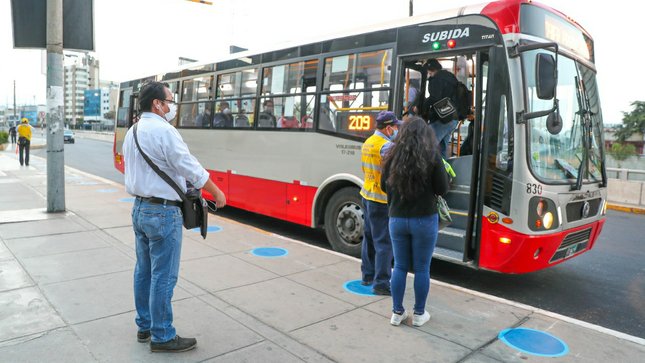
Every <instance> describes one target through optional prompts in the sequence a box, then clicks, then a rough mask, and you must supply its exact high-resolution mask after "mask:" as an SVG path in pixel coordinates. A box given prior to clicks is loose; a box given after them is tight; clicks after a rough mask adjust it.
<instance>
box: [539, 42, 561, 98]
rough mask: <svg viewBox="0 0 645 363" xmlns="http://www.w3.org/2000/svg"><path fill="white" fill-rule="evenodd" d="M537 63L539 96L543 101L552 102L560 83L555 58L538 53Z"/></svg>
mask: <svg viewBox="0 0 645 363" xmlns="http://www.w3.org/2000/svg"><path fill="white" fill-rule="evenodd" d="M535 63H536V65H535V78H536V80H537V85H536V88H537V96H538V98H539V99H541V100H550V99H552V98H553V97H554V96H555V87H556V85H557V83H558V81H557V80H558V78H557V70H556V66H555V58H553V56H552V55H551V54H547V53H538V54H537V55H536V60H535Z"/></svg>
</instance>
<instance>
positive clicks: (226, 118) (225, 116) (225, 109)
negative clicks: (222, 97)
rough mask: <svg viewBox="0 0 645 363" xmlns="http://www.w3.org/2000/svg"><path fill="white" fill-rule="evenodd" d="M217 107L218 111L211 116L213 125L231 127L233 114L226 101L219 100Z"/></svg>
mask: <svg viewBox="0 0 645 363" xmlns="http://www.w3.org/2000/svg"><path fill="white" fill-rule="evenodd" d="M217 108H218V110H217V111H218V112H217V113H215V117H213V127H233V115H232V114H231V109H230V106H229V104H228V102H226V101H222V102H220V104H219V105H218V106H217Z"/></svg>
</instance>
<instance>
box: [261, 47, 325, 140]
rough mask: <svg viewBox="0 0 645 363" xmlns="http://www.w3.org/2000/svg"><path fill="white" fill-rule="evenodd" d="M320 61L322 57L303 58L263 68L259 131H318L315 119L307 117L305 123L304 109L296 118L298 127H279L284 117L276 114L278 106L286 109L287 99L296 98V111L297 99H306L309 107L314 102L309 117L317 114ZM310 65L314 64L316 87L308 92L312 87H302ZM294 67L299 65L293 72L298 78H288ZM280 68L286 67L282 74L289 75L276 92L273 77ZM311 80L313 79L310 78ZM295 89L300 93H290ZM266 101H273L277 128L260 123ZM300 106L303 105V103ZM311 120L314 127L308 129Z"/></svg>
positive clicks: (314, 85) (283, 79) (294, 102)
mask: <svg viewBox="0 0 645 363" xmlns="http://www.w3.org/2000/svg"><path fill="white" fill-rule="evenodd" d="M320 59H321V57H319V56H318V57H313V58H312V57H305V58H301V59H292V60H291V61H290V62H287V63H285V62H280V63H275V64H270V65H267V66H264V67H262V77H261V79H262V83H261V87H260V89H259V94H258V100H259V102H258V113H257V115H258V117H257V120H258V122H257V123H256V124H257V126H255V127H256V128H257V129H260V130H280V131H282V130H289V131H301V132H313V131H315V130H316V128H315V118H313V117H307V118H306V119H304V120H305V121H303V113H302V109H301V110H300V114H299V116H298V117H297V118H296V121H297V123H298V127H280V126H279V122H280V121H279V120H280V119H281V118H282V117H283V116H282V115H281V116H279V117H278V115H277V112H276V105H277V104H281V105H283V107H285V105H287V104H289V102H287V101H286V99H287V98H294V101H293V106H292V108H293V110H294V111H295V105H296V101H295V99H297V98H300V99H301V101H302V99H303V98H304V99H307V100H308V102H307V106H309V104H310V102H311V101H313V105H312V107H311V113H310V114H309V115H310V116H313V115H315V114H316V107H317V104H316V97H317V94H318V90H319V88H318V84H319V71H320ZM309 63H311V64H313V65H314V66H315V68H314V71H313V76H314V77H313V79H314V81H315V82H314V84H313V87H314V89H313V91H307V88H310V87H311V86H309V87H306V88H304V90H303V87H302V86H303V83H304V80H305V79H306V78H305V76H306V75H307V74H308V72H307V71H306V70H307V65H308V64H309ZM294 65H297V66H296V67H297V68H296V67H294V68H295V72H293V73H294V74H295V75H296V77H288V75H290V74H291V73H292V72H290V70H291V69H292V67H291V66H294ZM278 67H286V69H283V70H282V72H283V73H282V74H283V75H287V78H286V79H285V78H284V77H283V78H282V80H281V81H280V82H279V83H278V84H281V85H282V87H280V88H281V90H280V91H278V90H277V89H276V90H274V89H273V88H274V82H273V80H274V77H273V75H274V74H275V73H276V72H275V70H276V69H278ZM268 72H270V74H269V75H267V73H268ZM309 79H311V77H309ZM293 81H295V82H294V83H293V84H290V83H291V82H293ZM292 85H293V86H295V87H290V86H292ZM304 85H305V86H306V84H304ZM265 87H268V88H269V90H266V91H267V92H265ZM293 88H295V89H297V88H300V92H293V93H292V92H290V90H291V89H293ZM285 90H286V91H285ZM277 99H281V102H279V103H276V100H277ZM309 99H311V101H309ZM266 101H271V102H272V103H273V107H274V112H273V117H274V118H275V126H273V127H262V126H260V123H259V121H260V114H262V112H263V110H261V109H260V107H264V103H265V102H266ZM300 104H302V102H301V103H300ZM307 109H309V107H307ZM306 114H307V112H306V111H305V115H304V116H306ZM293 117H294V116H293V115H292V118H293ZM310 118H313V122H312V125H311V127H306V125H307V124H308V122H307V120H309V119H310ZM303 125H304V126H303Z"/></svg>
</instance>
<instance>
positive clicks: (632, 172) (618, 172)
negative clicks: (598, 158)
mask: <svg viewBox="0 0 645 363" xmlns="http://www.w3.org/2000/svg"><path fill="white" fill-rule="evenodd" d="M630 176H631V177H632V178H630ZM607 177H608V178H613V179H621V180H640V181H645V170H638V169H619V168H607Z"/></svg>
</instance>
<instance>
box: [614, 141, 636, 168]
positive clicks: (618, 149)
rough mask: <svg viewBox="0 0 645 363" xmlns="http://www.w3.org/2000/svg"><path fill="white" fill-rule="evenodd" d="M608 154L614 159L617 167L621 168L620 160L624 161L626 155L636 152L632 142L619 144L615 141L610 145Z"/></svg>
mask: <svg viewBox="0 0 645 363" xmlns="http://www.w3.org/2000/svg"><path fill="white" fill-rule="evenodd" d="M609 154H611V156H612V157H613V158H614V160H616V163H618V167H619V168H621V167H622V166H621V162H623V161H625V160H626V159H627V158H628V157H630V156H632V155H634V154H636V147H635V146H634V145H632V144H621V143H618V142H615V143H613V144H612V145H611V150H610V151H609Z"/></svg>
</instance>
